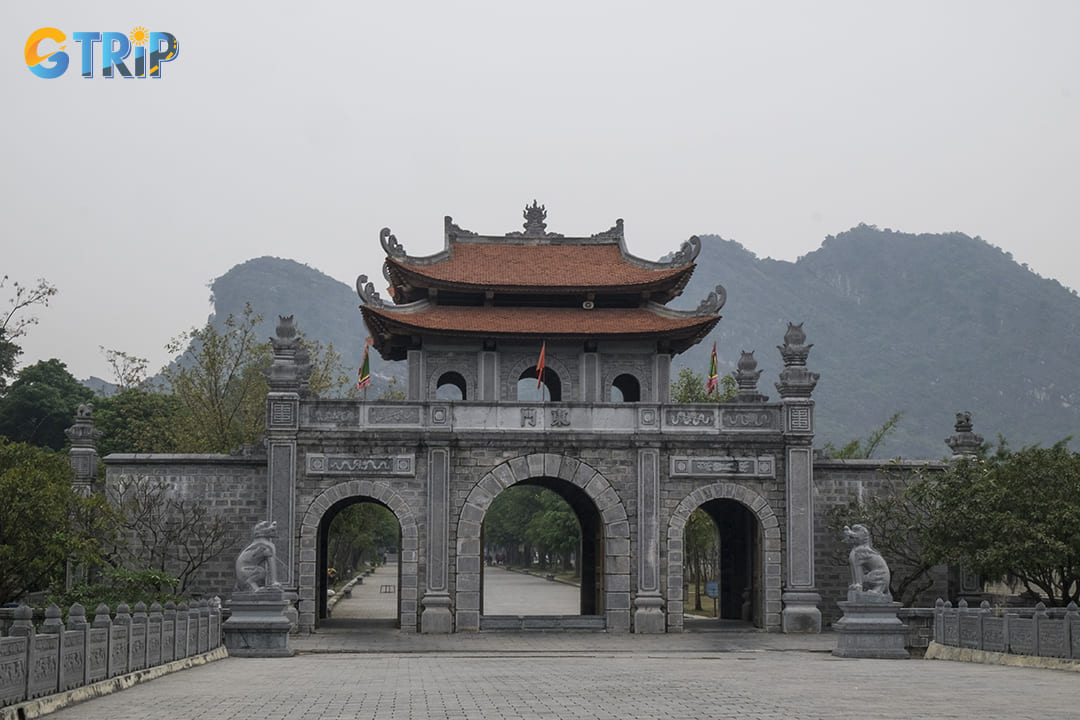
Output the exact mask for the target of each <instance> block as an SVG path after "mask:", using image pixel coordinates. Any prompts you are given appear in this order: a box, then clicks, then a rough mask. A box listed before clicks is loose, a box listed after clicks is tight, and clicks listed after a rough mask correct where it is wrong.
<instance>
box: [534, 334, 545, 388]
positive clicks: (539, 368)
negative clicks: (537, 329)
mask: <svg viewBox="0 0 1080 720" xmlns="http://www.w3.org/2000/svg"><path fill="white" fill-rule="evenodd" d="M546 352H547V341H544V344H543V345H541V346H540V359H539V360H537V361H536V389H537V390H539V389H540V386H541V385H543V384H544V367H545V365H546V363H545V362H544V355H545V353H546Z"/></svg>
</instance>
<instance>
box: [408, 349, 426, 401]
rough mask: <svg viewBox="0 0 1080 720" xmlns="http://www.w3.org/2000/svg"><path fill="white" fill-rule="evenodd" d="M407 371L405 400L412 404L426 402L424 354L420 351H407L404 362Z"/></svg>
mask: <svg viewBox="0 0 1080 720" xmlns="http://www.w3.org/2000/svg"><path fill="white" fill-rule="evenodd" d="M405 362H406V363H407V365H408V370H409V387H408V390H407V393H408V394H407V395H406V396H405V397H406V398H407V399H409V400H411V401H412V402H421V401H423V400H427V397H426V396H427V382H426V379H425V378H424V353H423V351H421V350H409V351H408V355H407V356H406V361H405Z"/></svg>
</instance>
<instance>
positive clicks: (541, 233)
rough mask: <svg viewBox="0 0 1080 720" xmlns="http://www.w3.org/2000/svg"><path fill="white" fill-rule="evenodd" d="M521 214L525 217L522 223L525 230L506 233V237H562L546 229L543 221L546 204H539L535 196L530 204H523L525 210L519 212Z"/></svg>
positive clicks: (545, 213)
mask: <svg viewBox="0 0 1080 720" xmlns="http://www.w3.org/2000/svg"><path fill="white" fill-rule="evenodd" d="M521 216H522V217H523V218H525V223H524V225H522V227H524V228H525V231H524V232H521V231H517V232H511V233H506V237H562V235H561V234H560V233H553V232H548V231H547V223H546V222H544V221H545V220H547V206H545V205H541V204H540V203H538V202H537V201H536V199H535V198H534V199H533V201H532V205H526V206H525V211H524V212H523V213H521Z"/></svg>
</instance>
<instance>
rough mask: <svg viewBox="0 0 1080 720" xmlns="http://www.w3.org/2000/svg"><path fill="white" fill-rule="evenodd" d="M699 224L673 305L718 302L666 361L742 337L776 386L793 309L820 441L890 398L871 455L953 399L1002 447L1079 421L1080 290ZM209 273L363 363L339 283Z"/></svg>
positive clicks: (696, 361) (902, 243)
mask: <svg viewBox="0 0 1080 720" xmlns="http://www.w3.org/2000/svg"><path fill="white" fill-rule="evenodd" d="M701 239H702V250H701V253H700V255H699V256H698V259H697V263H698V267H697V269H696V271H695V272H694V276H693V278H692V279H691V281H690V283H689V285H688V286H687V288H686V291H685V292H684V293H683V295H682V297H680V298H678V299H677V300H676V301H675V302H674V303H673V305H674V306H676V307H683V308H692V307H695V306H696V305H697V303H698V302H699V301H700V300H701V299H702V298H703V297H705V295H707V294H708V292H709V291H710V290H711V289H712V288H713V287H714V286H715V285H717V284H721V285H724V287H725V289H726V290H727V304H726V305H725V306H724V308H723V310H721V313H722V315H723V319H722V320H721V321H720V323H719V324H718V325H717V327H716V329H715V330H714V331H713V333H712V334H711V336H710V337H709V338H708V339H707V340H706V341H704V342H702V343H701V344H699V345H697V346H696V347H694V348H692V349H691V350H689V351H687V352H686V353H684V354H683V355H680V356H678V357H677V358H676V360H675V369H676V370H678V369H679V368H682V367H690V368H693V369H695V370H697V371H698V372H701V373H704V372H705V370H706V369H707V368H708V362H709V352H710V350H711V348H712V343H713V341H714V340H715V341H716V346H717V355H718V361H719V366H720V372H721V373H724V372H729V371H731V370H734V368H735V363H736V362H737V361H738V358H739V351H740V350H754V351H755V357H756V358H757V360H758V363H759V365H758V367H759V368H761V369H763V370H764V372H763V373H762V376H761V382H760V383H759V388H758V389H759V390H760V391H761V392H763V393H765V394H766V395H769V396H771V399H773V400H775V399H777V393H776V390H775V388H774V387H773V383H774V382H775V381H776V379H777V376H778V375H779V373H780V370H781V369H782V363H781V361H780V354H779V353H778V352H777V350H776V349H775V348H776V346H777V345H780V344H782V343H783V336H784V331H785V330H786V329H787V323H788V321H792V322H795V323H800V322H801V323H803V328H804V330H805V331H806V334H807V339H808V342H811V343H813V344H814V349H813V350H812V351H811V353H810V358H809V360H808V363H807V364H808V366H809V368H810V369H811V370H812V371H814V372H818V373H820V374H821V380H820V381H819V383H818V385H817V388H816V390H815V391H814V398H815V400H816V402H817V411H816V418H817V428H816V430H817V438H816V444H818V445H819V446H820V445H821V444H822V443H824V442H826V441H831V442H832V443H834V444H836V445H842V444H844V443H846V442H847V441H849V440H853V439H855V438H863V437H866V435H868V434H869V433H870V432H871V431H872V430H873V429H875V428H877V427H879V426H880V425H881V424H882V423H884V422H885V421H886V420H887V419H888V418H889V417H890V416H891V415H892V414H893V413H895V412H897V411H903V413H904V415H903V417H902V419H901V421H900V424H899V426H898V428H897V430H896V432H895V433H894V434H893V435H891V436H890V437H889V439H888V440H887V442H886V443H885V445H884V447H883V448H882V449H881V451H879V453H878V454H879V455H885V456H893V455H903V456H905V457H913V458H920V457H921V458H928V459H936V458H940V457H942V456H944V455H946V454H947V453H948V448H947V447H946V446H945V444H944V442H943V439H944V438H945V436H947V435H949V434H951V432H952V424H953V422H954V420H955V414H956V412H958V411H961V410H970V411H971V412H972V416H973V419H974V422H975V431H976V432H979V433H981V434H983V435H984V436H985V437H986V439H987V440H994V439H995V438H996V437H997V435H998V434H1001V435H1002V436H1004V437H1005V438H1006V439H1007V440H1008V441H1009V443H1010V444H1011V445H1012V446H1013V447H1020V446H1022V445H1025V444H1030V443H1036V442H1038V443H1042V444H1044V445H1049V444H1053V443H1054V442H1056V441H1058V440H1061V439H1062V438H1064V437H1066V436H1067V435H1070V434H1073V433H1076V432H1077V430H1080V368H1078V367H1077V365H1076V363H1075V358H1076V357H1078V356H1080V298H1078V297H1077V295H1076V293H1075V291H1072V290H1069V289H1067V288H1065V287H1063V286H1062V285H1060V284H1059V283H1057V282H1056V281H1053V280H1048V279H1045V278H1041V277H1039V276H1038V275H1035V274H1034V273H1032V272H1031V271H1029V270H1028V269H1027V268H1026V267H1023V266H1020V265H1018V264H1016V263H1015V262H1014V261H1013V260H1012V257H1011V256H1010V255H1009V254H1007V253H1005V252H1003V251H1001V250H1000V249H998V248H995V247H994V246H992V245H990V244H988V243H986V242H984V241H983V240H981V239H979V238H971V237H968V236H967V235H963V234H961V233H947V234H938V235H911V234H906V233H900V232H893V231H891V230H879V229H877V228H875V227H872V226H868V225H860V226H858V227H856V228H853V229H851V230H849V231H847V232H844V233H840V234H838V235H836V236H830V237H828V238H826V240H825V241H824V242H823V243H822V246H821V248H819V249H818V250H815V251H814V252H811V253H808V254H807V255H804V256H803V257H801V258H799V259H798V260H797V261H796V262H785V261H778V260H773V259H770V258H758V257H757V256H756V255H754V253H752V252H750V251H749V250H747V249H746V248H744V247H743V246H741V245H739V244H738V243H736V242H732V241H728V240H723V239H722V238H720V237H719V236H716V235H703V236H702V237H701ZM211 288H212V290H213V300H214V306H215V316H216V317H218V318H224V317H225V316H226V315H228V314H229V313H236V314H239V313H240V312H242V311H243V307H244V303H245V301H250V302H251V303H252V306H253V307H254V308H255V310H256V311H258V312H261V313H262V314H263V315H264V317H265V320H264V326H265V334H266V335H267V336H270V335H272V334H273V332H274V325H275V323H276V321H277V315H278V314H279V313H281V314H294V315H295V316H296V320H297V324H298V327H299V328H300V329H301V331H302V332H304V333H305V334H306V335H307V336H308V337H311V338H314V339H318V340H322V341H323V342H324V343H325V342H332V343H333V344H334V347H335V349H336V350H338V352H340V353H341V354H342V356H343V358H344V362H345V364H346V365H347V366H354V365H357V366H358V365H359V362H360V358H361V357H362V355H363V347H364V341H365V338H366V337H367V335H368V333H367V329H366V328H365V327H364V325H363V322H362V320H361V316H360V312H359V311H358V310H357V309H356V307H357V305H358V304H359V301H358V299H357V297H356V292H355V290H353V289H352V288H350V287H349V286H347V285H345V284H344V283H341V282H339V281H337V280H334V279H333V278H330V277H328V276H327V275H324V274H323V273H321V272H319V271H317V270H315V269H313V268H310V267H307V266H305V265H301V264H300V263H297V262H294V261H291V260H283V259H279V258H270V257H263V258H257V259H254V260H249V261H247V262H245V263H243V264H241V265H237V266H236V267H234V268H232V269H231V270H230V271H229V272H227V273H226V274H225V275H223V276H221V277H220V278H218V279H217V280H215V281H214V283H213V284H212V285H211ZM372 358H373V367H372V370H373V376H374V377H375V380H376V382H375V388H374V389H373V390H372V393H373V394H376V395H377V394H378V392H380V391H381V389H382V388H384V387H385V386H386V383H387V382H388V380H389V379H390V378H391V377H397V378H398V382H399V383H402V382H404V367H403V366H402V365H403V364H402V363H384V362H383V361H382V360H381V359H380V358H378V355H377V354H373V356H372Z"/></svg>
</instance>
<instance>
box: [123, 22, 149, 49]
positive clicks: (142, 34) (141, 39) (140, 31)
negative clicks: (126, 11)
mask: <svg viewBox="0 0 1080 720" xmlns="http://www.w3.org/2000/svg"><path fill="white" fill-rule="evenodd" d="M128 37H129V38H131V44H132V45H139V46H142V45H145V44H146V41H147V40H149V39H150V33H149V32H147V30H146V28H144V27H143V26H142V25H140V26H139V27H137V28H134V29H133V30H132V31H131V32H129V33H128Z"/></svg>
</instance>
